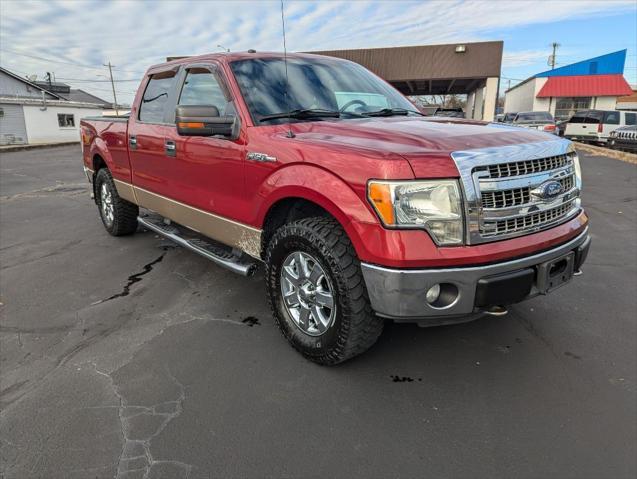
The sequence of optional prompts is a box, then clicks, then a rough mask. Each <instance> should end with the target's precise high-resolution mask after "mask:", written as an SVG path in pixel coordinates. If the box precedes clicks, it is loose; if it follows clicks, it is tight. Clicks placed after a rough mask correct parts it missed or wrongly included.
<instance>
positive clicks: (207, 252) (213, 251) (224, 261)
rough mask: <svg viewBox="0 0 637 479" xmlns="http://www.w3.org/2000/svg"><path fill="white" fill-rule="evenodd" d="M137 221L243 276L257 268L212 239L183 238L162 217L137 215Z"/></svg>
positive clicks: (253, 263)
mask: <svg viewBox="0 0 637 479" xmlns="http://www.w3.org/2000/svg"><path fill="white" fill-rule="evenodd" d="M137 222H138V223H139V224H140V225H141V226H143V227H144V228H147V229H149V230H151V231H154V232H155V233H157V234H159V235H161V236H163V237H164V238H167V239H169V240H171V241H173V242H174V243H177V244H178V245H179V246H183V247H184V248H186V249H188V250H190V251H192V252H193V253H197V254H198V255H201V256H203V257H204V258H207V259H209V260H210V261H212V262H214V263H216V264H218V265H219V266H222V267H224V268H226V269H229V270H230V271H232V272H234V273H238V274H240V275H243V276H252V275H253V274H254V272H255V271H256V269H257V263H256V262H253V261H250V260H249V259H245V258H243V255H238V254H234V252H232V251H231V250H229V249H225V248H223V247H222V246H220V245H219V246H218V245H217V244H215V242H214V241H212V240H208V239H203V238H200V237H198V238H185V237H184V236H183V235H182V234H181V231H180V229H179V228H177V227H176V225H175V223H169V224H166V223H164V221H163V218H160V217H152V216H144V217H142V216H138V217H137Z"/></svg>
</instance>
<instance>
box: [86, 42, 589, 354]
mask: <svg viewBox="0 0 637 479" xmlns="http://www.w3.org/2000/svg"><path fill="white" fill-rule="evenodd" d="M81 135H82V145H83V161H84V170H85V172H86V176H87V177H88V180H89V181H90V182H91V183H92V185H93V193H94V198H95V202H96V204H97V206H98V209H99V213H100V215H101V219H102V222H103V224H104V226H105V228H106V230H107V231H108V232H109V233H110V234H112V235H115V236H119V235H127V234H132V233H134V232H135V231H136V229H137V228H138V225H141V226H142V227H143V228H146V229H149V230H152V231H154V232H156V233H158V234H160V235H163V236H165V237H168V238H170V239H171V240H173V241H175V242H176V243H178V244H180V245H182V246H183V247H185V248H187V249H189V250H192V251H193V252H196V253H198V254H201V255H203V256H205V257H207V258H208V259H210V260H212V261H214V262H215V263H217V264H219V265H221V266H224V267H226V268H229V269H231V270H233V271H235V272H238V273H241V274H244V275H248V274H251V273H253V272H254V270H255V268H256V267H257V265H258V264H259V263H264V265H265V269H264V271H265V272H264V275H265V281H266V285H267V295H268V299H269V303H270V305H271V308H272V312H273V315H274V318H275V320H276V323H277V324H278V326H279V327H280V329H281V331H282V333H283V335H284V336H285V337H286V338H287V340H288V341H289V342H290V343H291V344H292V346H294V347H295V348H296V349H297V350H298V351H299V352H301V353H302V354H303V355H304V356H305V357H307V358H309V359H311V360H313V361H315V362H317V363H320V364H327V365H330V364H336V363H339V362H342V361H344V360H347V359H349V358H351V357H353V356H355V355H357V354H360V353H362V352H363V351H365V350H367V349H368V348H369V347H370V346H372V345H373V344H374V342H375V341H376V339H377V338H378V336H379V334H380V333H381V330H382V328H383V324H384V321H385V319H387V318H389V319H393V320H394V321H397V322H417V323H418V324H419V325H421V326H430V325H439V324H450V323H454V322H462V321H467V320H470V319H475V318H477V317H480V316H481V315H484V314H496V315H497V314H504V313H506V311H507V306H508V305H511V304H513V303H517V302H519V301H522V300H524V299H526V298H530V297H533V296H536V295H542V294H547V293H549V292H551V291H553V290H554V289H556V288H558V287H559V286H561V285H563V284H564V283H567V282H568V281H570V280H571V279H572V277H573V276H576V275H578V274H580V272H581V270H580V267H581V265H582V263H583V262H584V260H585V259H586V256H587V253H588V249H589V245H590V238H589V235H588V232H587V230H588V226H587V223H588V218H587V216H586V213H585V212H584V211H583V210H582V207H581V205H580V189H581V174H580V166H579V160H578V157H577V153H576V152H575V150H574V148H573V146H572V145H571V143H570V142H569V141H567V140H565V139H562V138H559V137H556V136H555V135H551V134H546V133H542V132H538V131H532V130H529V129H524V128H518V127H513V126H509V125H502V124H494V123H486V122H476V121H469V120H461V119H446V118H433V119H428V118H424V117H423V115H422V114H421V113H419V112H418V110H417V109H416V108H415V107H414V105H413V104H412V103H411V102H410V101H408V100H407V98H405V97H404V96H402V95H401V94H400V93H399V92H398V91H396V90H395V89H394V88H393V87H391V86H390V85H388V84H387V83H386V82H384V81H383V80H381V79H380V78H378V77H377V76H375V75H374V74H372V73H371V72H369V71H367V70H366V69H365V68H363V67H362V66H360V65H358V64H355V63H352V62H349V61H345V60H341V59H336V58H330V57H323V56H317V55H310V54H288V55H287V56H284V55H283V54H279V53H256V52H254V51H249V52H245V53H243V52H242V53H227V54H226V53H223V54H211V55H204V56H198V57H189V58H183V59H179V60H175V61H170V62H167V63H163V64H159V65H155V66H152V67H150V68H149V69H148V71H147V72H146V75H145V76H144V79H143V81H142V84H141V86H140V88H139V90H138V92H137V95H136V97H135V100H134V103H133V106H132V109H131V112H130V115H129V117H127V118H99V119H98V118H95V119H86V120H83V121H82V124H81ZM140 211H141V213H140Z"/></svg>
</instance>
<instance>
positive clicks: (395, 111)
mask: <svg viewBox="0 0 637 479" xmlns="http://www.w3.org/2000/svg"><path fill="white" fill-rule="evenodd" d="M410 113H416V114H417V115H420V116H425V115H423V114H422V113H420V112H418V111H415V110H407V109H405V108H382V109H381V110H377V111H365V112H361V115H364V116H399V115H401V116H407V115H409V114H410Z"/></svg>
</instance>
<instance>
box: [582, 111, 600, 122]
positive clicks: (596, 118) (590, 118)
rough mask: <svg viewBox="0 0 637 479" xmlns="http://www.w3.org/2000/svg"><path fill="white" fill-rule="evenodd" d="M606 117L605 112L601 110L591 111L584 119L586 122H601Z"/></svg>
mask: <svg viewBox="0 0 637 479" xmlns="http://www.w3.org/2000/svg"><path fill="white" fill-rule="evenodd" d="M603 119H604V113H602V112H601V111H589V112H588V115H586V118H585V119H584V123H593V124H596V125H598V124H600V123H601V122H602V120H603Z"/></svg>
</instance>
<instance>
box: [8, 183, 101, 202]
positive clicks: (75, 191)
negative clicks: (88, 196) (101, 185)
mask: <svg viewBox="0 0 637 479" xmlns="http://www.w3.org/2000/svg"><path fill="white" fill-rule="evenodd" d="M88 189H89V187H88V185H87V183H59V184H57V185H53V186H46V187H44V188H39V189H37V190H32V191H24V192H22V193H16V194H15V195H6V196H0V201H13V200H16V199H21V198H48V197H51V196H54V195H55V194H57V193H60V196H79V195H80V194H85V193H86V192H87V191H88ZM50 193H53V194H50Z"/></svg>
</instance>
